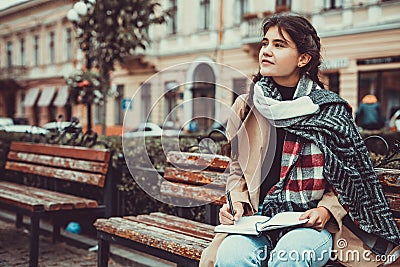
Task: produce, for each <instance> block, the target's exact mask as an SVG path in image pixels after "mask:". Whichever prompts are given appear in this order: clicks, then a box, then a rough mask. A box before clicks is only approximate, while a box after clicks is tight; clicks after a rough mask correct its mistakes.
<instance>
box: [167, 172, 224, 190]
mask: <svg viewBox="0 0 400 267" xmlns="http://www.w3.org/2000/svg"><path fill="white" fill-rule="evenodd" d="M164 178H165V179H167V180H168V181H172V182H180V183H187V184H193V185H212V186H215V187H217V188H220V189H222V190H223V189H225V185H226V180H227V178H228V173H218V172H212V171H193V170H187V169H181V168H172V167H166V168H165V169H164Z"/></svg>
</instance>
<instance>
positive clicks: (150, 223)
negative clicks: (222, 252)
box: [94, 152, 230, 266]
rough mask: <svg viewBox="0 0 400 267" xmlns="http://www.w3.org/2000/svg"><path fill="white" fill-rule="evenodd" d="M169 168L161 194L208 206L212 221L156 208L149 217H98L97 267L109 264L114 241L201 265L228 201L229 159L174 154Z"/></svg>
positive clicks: (169, 199) (182, 202)
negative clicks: (223, 206) (220, 213)
mask: <svg viewBox="0 0 400 267" xmlns="http://www.w3.org/2000/svg"><path fill="white" fill-rule="evenodd" d="M167 160H168V162H169V163H170V165H171V166H170V167H167V168H165V170H164V178H165V181H163V183H162V184H161V187H160V191H161V192H160V193H161V194H162V196H163V198H165V200H166V202H167V203H175V204H177V205H180V206H183V207H187V209H190V207H193V206H199V205H205V204H208V206H209V207H210V208H209V210H208V211H209V212H208V214H209V215H208V219H207V220H208V221H209V223H213V225H211V224H206V223H200V222H196V221H193V220H188V219H184V218H181V217H178V216H172V215H167V214H164V213H160V212H156V213H151V214H147V215H138V216H125V217H122V218H121V217H112V218H109V219H97V221H96V222H95V224H94V225H95V227H96V228H97V231H98V239H99V252H98V257H99V258H98V266H108V255H109V247H110V242H112V243H119V244H123V245H125V246H127V247H131V248H133V249H136V250H139V251H143V252H145V253H148V254H152V255H154V256H157V257H160V258H163V259H166V260H169V261H172V262H175V263H177V266H197V264H198V261H199V260H200V256H201V253H202V251H203V250H204V248H206V246H207V245H208V244H209V243H210V242H211V240H212V238H213V237H214V225H215V224H216V222H217V214H218V210H219V207H220V206H221V205H222V204H223V203H225V201H226V200H225V184H226V178H227V175H228V174H227V172H228V167H229V163H230V159H229V158H228V157H224V156H220V155H212V154H200V153H184V152H170V153H168V154H167Z"/></svg>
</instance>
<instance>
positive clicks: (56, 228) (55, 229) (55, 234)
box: [53, 218, 61, 243]
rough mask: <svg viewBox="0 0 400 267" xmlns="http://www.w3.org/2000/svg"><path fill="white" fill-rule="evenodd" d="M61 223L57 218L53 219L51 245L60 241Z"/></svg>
mask: <svg viewBox="0 0 400 267" xmlns="http://www.w3.org/2000/svg"><path fill="white" fill-rule="evenodd" d="M60 228H61V222H60V220H59V219H58V218H54V219H53V243H55V242H57V241H60V240H61V235H60Z"/></svg>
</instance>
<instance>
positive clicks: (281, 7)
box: [275, 0, 291, 12]
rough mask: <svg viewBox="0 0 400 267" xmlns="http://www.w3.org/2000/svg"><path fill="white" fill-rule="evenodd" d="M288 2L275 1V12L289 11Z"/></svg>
mask: <svg viewBox="0 0 400 267" xmlns="http://www.w3.org/2000/svg"><path fill="white" fill-rule="evenodd" d="M290 4H291V1H290V0H276V7H275V9H276V12H286V11H290Z"/></svg>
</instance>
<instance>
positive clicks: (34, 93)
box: [24, 88, 40, 107]
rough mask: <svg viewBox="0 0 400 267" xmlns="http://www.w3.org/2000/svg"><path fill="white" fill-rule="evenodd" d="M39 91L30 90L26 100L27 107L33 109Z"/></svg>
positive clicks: (37, 89)
mask: <svg viewBox="0 0 400 267" xmlns="http://www.w3.org/2000/svg"><path fill="white" fill-rule="evenodd" d="M39 91H40V90H39V88H31V89H29V90H28V92H27V94H26V95H25V99H24V106H25V107H33V106H34V105H35V103H36V100H37V98H38V96H39Z"/></svg>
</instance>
